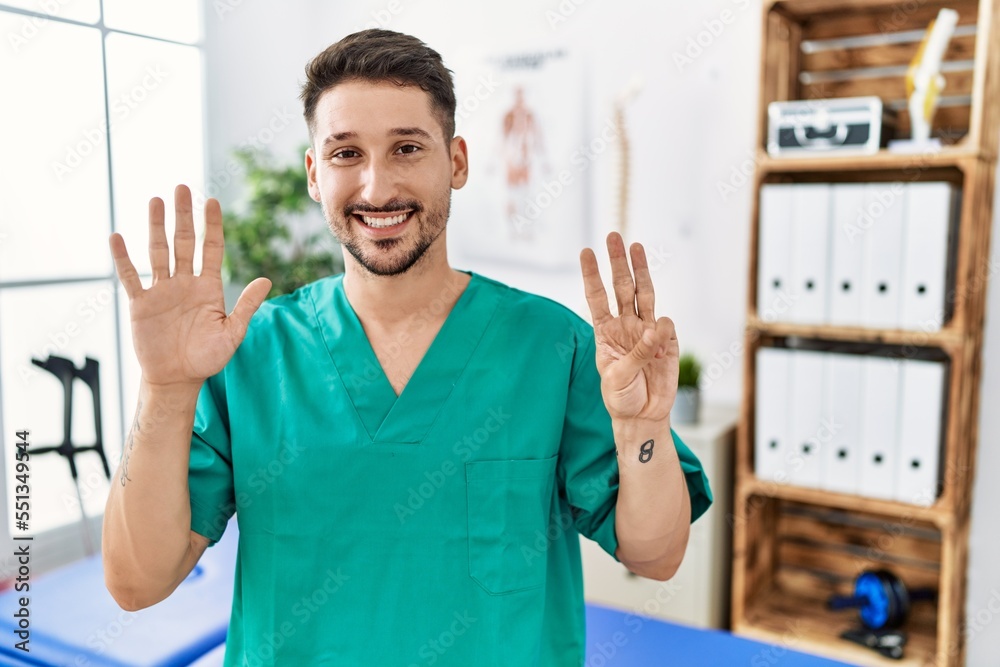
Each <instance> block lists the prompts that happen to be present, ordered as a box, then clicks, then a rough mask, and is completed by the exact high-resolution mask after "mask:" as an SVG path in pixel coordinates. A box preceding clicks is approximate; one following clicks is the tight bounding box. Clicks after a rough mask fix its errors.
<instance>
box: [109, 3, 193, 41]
mask: <svg viewBox="0 0 1000 667" xmlns="http://www.w3.org/2000/svg"><path fill="white" fill-rule="evenodd" d="M104 25H106V26H108V27H109V28H111V29H112V30H125V31H127V32H135V33H139V34H141V35H150V36H151V37H162V38H163V39H173V40H176V41H178V42H188V43H191V42H197V41H198V40H199V39H201V3H200V2H199V1H198V0H169V1H168V0H104Z"/></svg>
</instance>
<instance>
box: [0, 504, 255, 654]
mask: <svg viewBox="0 0 1000 667" xmlns="http://www.w3.org/2000/svg"><path fill="white" fill-rule="evenodd" d="M238 542H239V534H238V529H237V526H236V521H235V519H234V520H231V521H230V522H229V525H228V526H227V528H226V531H225V534H224V535H223V537H222V539H221V540H220V541H219V542H218V544H216V545H215V546H213V547H209V548H208V549H207V550H206V551H205V553H204V555H203V556H202V558H201V560H200V561H199V562H198V564H197V565H196V566H195V569H194V570H192V571H191V574H190V575H188V578H187V579H185V580H184V581H183V582H182V583H181V584H180V585H179V586H178V587H177V589H176V590H174V592H173V593H171V594H170V596H169V597H168V598H167V599H166V600H163V601H162V602H160V603H158V604H155V605H153V606H152V607H148V608H146V609H141V610H139V611H136V612H130V611H125V610H123V609H122V608H121V607H119V606H118V603H117V602H115V601H114V598H112V597H111V594H110V593H109V592H108V590H107V588H106V587H105V585H104V571H103V567H102V563H101V557H100V554H96V555H94V556H92V557H90V558H86V559H84V560H80V561H77V562H75V563H72V564H71V565H67V566H66V567H63V568H60V569H59V570H56V571H53V572H49V573H47V574H45V575H41V576H39V577H38V578H37V579H35V578H32V581H31V590H30V591H29V595H28V596H27V597H29V598H30V613H31V641H30V643H29V648H30V649H31V650H30V652H29V653H24V652H22V651H19V650H17V649H15V648H14V647H13V644H14V643H15V641H17V639H16V636H15V635H14V634H13V631H14V629H15V628H16V624H15V622H14V621H15V619H14V618H13V613H14V612H15V611H16V610H17V609H18V608H19V605H18V598H19V597H21V596H23V595H24V594H23V593H18V592H16V591H13V590H10V591H6V592H5V593H4V594H3V595H0V634H2V635H3V636H4V637H6V639H5V640H4V641H3V642H2V643H0V665H12V666H13V665H16V666H17V667H21V666H22V665H34V666H37V665H43V666H53V667H63V666H65V667H79V666H80V665H86V667H182V666H186V665H190V664H191V663H192V662H193V661H195V660H197V659H198V658H200V657H201V656H203V655H205V654H206V653H208V652H209V651H211V650H212V649H213V648H215V647H217V646H219V645H220V644H222V643H223V642H225V639H226V630H227V628H228V626H229V615H230V612H231V610H232V601H233V577H234V573H235V567H236V547H237V544H238Z"/></svg>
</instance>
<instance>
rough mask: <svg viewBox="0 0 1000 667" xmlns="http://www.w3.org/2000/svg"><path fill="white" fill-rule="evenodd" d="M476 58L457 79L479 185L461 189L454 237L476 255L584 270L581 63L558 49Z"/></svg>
mask: <svg viewBox="0 0 1000 667" xmlns="http://www.w3.org/2000/svg"><path fill="white" fill-rule="evenodd" d="M470 64H471V65H472V67H468V68H463V70H464V71H465V74H464V75H463V78H461V79H460V80H457V81H456V88H457V91H456V96H457V110H456V133H457V134H459V135H460V136H463V137H465V139H466V141H467V143H468V147H469V163H470V168H469V182H468V184H467V185H466V187H465V188H463V189H462V190H460V191H458V192H457V193H455V195H454V199H453V203H454V211H453V215H452V218H451V222H450V223H449V238H454V239H455V243H456V246H457V249H458V250H459V251H460V252H461V254H462V255H467V256H470V257H477V258H483V259H489V260H500V261H505V262H514V263H518V264H524V265H529V266H533V267H538V268H549V269H563V268H570V267H574V268H575V267H578V265H579V260H578V257H579V252H580V249H581V248H583V246H584V245H585V240H586V238H587V236H586V233H587V225H586V221H585V210H586V207H585V205H584V203H585V201H586V197H587V192H588V190H589V188H588V181H587V177H588V175H589V173H588V172H589V170H588V169H587V167H588V166H589V165H588V164H587V160H588V157H589V154H588V152H587V151H586V150H585V149H584V143H585V139H586V137H585V136H584V127H585V120H586V119H585V113H584V109H585V108H586V105H585V103H584V102H585V100H584V88H583V77H582V67H581V66H580V63H579V60H578V59H575V58H572V57H570V55H569V54H568V52H567V51H566V50H564V49H549V50H540V51H537V52H530V51H526V52H521V53H513V54H507V55H501V56H494V57H489V58H483V59H481V60H480V61H479V62H478V63H470ZM456 71H458V70H456Z"/></svg>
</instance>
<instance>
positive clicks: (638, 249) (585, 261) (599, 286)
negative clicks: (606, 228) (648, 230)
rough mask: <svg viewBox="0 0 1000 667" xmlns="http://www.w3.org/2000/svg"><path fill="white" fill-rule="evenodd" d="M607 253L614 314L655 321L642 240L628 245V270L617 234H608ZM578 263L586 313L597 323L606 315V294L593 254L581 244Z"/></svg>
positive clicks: (606, 316) (619, 237) (621, 241)
mask: <svg viewBox="0 0 1000 667" xmlns="http://www.w3.org/2000/svg"><path fill="white" fill-rule="evenodd" d="M607 244H608V255H609V257H610V258H611V281H612V284H613V285H614V290H615V299H616V301H617V303H618V314H619V315H626V314H631V315H635V316H637V317H639V318H640V319H642V320H644V321H647V322H655V321H656V317H655V315H654V309H653V308H654V303H655V299H654V294H653V280H652V278H651V277H650V275H649V265H648V263H647V262H646V251H645V250H644V249H643V247H642V244H640V243H633V244H632V246H631V253H630V254H631V256H632V271H634V272H635V278H634V279H633V276H632V271H630V270H629V266H628V259H626V257H625V243H624V241H623V240H622V237H621V234H619V233H618V232H611V233H610V234H608V239H607ZM580 267H581V269H582V271H583V284H584V293H585V294H586V297H587V304H588V305H589V306H590V313H591V316H592V318H593V321H594V325H595V326H597V325H599V324H600V323H602V322H603V321H605V320H607V319H610V318H611V317H612V316H611V311H610V309H609V308H608V295H607V292H606V291H605V290H604V282H603V281H602V280H601V274H600V270H599V269H598V266H597V257H596V255H595V254H594V251H593V250H591V249H590V248H584V249H583V251H582V252H581V253H580Z"/></svg>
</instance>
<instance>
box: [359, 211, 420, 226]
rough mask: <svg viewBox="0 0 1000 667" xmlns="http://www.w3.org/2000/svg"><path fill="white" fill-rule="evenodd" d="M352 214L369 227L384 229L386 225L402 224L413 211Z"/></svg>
mask: <svg viewBox="0 0 1000 667" xmlns="http://www.w3.org/2000/svg"><path fill="white" fill-rule="evenodd" d="M352 215H353V216H354V217H355V218H356V219H358V220H360V221H361V222H363V223H364V224H366V225H368V226H369V227H373V228H375V229H385V228H387V227H395V226H396V225H401V224H403V223H404V222H406V221H407V220H408V219H409V218H410V216H411V215H413V211H403V212H402V213H396V214H395V215H387V214H377V215H373V214H365V213H354V214H352Z"/></svg>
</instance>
